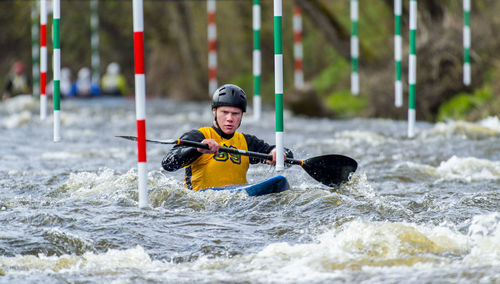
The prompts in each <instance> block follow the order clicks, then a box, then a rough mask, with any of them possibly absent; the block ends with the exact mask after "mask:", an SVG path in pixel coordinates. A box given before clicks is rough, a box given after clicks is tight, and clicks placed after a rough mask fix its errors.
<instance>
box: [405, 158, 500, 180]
mask: <svg viewBox="0 0 500 284" xmlns="http://www.w3.org/2000/svg"><path fill="white" fill-rule="evenodd" d="M396 168H397V169H398V170H399V169H405V168H407V169H410V170H411V171H413V172H414V173H416V174H419V175H425V176H432V177H434V178H436V179H437V180H438V181H441V180H460V181H465V182H473V181H482V180H499V179H500V162H497V161H489V160H485V159H478V158H474V157H465V158H460V157H457V156H452V157H451V158H450V159H449V160H447V161H443V162H441V164H440V165H439V166H437V167H433V166H430V165H422V164H417V163H412V162H405V163H401V164H398V165H397V166H396Z"/></svg>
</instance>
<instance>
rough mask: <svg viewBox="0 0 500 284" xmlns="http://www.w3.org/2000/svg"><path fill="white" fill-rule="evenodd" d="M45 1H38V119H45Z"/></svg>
mask: <svg viewBox="0 0 500 284" xmlns="http://www.w3.org/2000/svg"><path fill="white" fill-rule="evenodd" d="M46 86H47V0H40V119H41V120H45V119H46V118H47V93H46V91H45V90H46Z"/></svg>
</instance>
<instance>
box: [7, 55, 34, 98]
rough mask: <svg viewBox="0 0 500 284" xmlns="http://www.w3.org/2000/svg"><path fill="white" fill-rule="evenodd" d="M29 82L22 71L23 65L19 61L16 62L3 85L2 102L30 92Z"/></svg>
mask: <svg viewBox="0 0 500 284" xmlns="http://www.w3.org/2000/svg"><path fill="white" fill-rule="evenodd" d="M29 86H30V82H29V79H28V76H27V75H26V73H25V70H24V64H23V63H22V62H21V61H16V62H15V63H14V65H13V66H12V70H11V72H10V73H9V76H8V78H7V83H6V84H5V89H4V93H3V95H2V100H4V101H5V100H7V99H9V98H10V97H15V96H17V95H21V94H28V93H29V92H30V87H29Z"/></svg>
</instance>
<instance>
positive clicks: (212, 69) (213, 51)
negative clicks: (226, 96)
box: [207, 0, 217, 96]
mask: <svg viewBox="0 0 500 284" xmlns="http://www.w3.org/2000/svg"><path fill="white" fill-rule="evenodd" d="M207 17H208V30H207V32H208V95H209V96H212V95H213V93H214V92H215V90H216V89H217V26H216V24H215V0H207Z"/></svg>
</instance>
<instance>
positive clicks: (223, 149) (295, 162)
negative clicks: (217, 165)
mask: <svg viewBox="0 0 500 284" xmlns="http://www.w3.org/2000/svg"><path fill="white" fill-rule="evenodd" d="M173 144H177V145H183V146H189V147H195V148H202V149H208V144H204V143H201V142H195V141H190V140H181V139H177V140H176V142H175V143H173ZM219 151H220V152H226V153H230V154H240V155H243V156H249V157H253V158H260V159H263V160H269V161H272V160H273V156H271V155H269V154H264V153H259V152H253V151H245V150H240V149H236V148H228V147H223V146H220V147H219ZM285 163H288V164H292V165H302V163H303V162H302V161H301V160H295V159H290V158H286V160H285Z"/></svg>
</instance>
